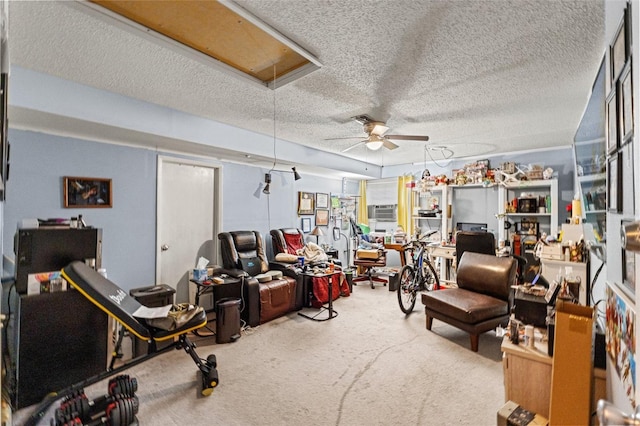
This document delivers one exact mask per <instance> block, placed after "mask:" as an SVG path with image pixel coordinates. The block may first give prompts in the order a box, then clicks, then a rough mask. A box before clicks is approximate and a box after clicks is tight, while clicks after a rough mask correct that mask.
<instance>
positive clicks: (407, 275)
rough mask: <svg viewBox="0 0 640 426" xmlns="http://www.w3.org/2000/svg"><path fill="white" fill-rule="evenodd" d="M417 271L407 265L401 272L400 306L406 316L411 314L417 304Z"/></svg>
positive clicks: (399, 287)
mask: <svg viewBox="0 0 640 426" xmlns="http://www.w3.org/2000/svg"><path fill="white" fill-rule="evenodd" d="M414 279H415V271H414V270H413V267H412V266H411V265H405V266H403V267H402V270H401V271H400V282H399V283H398V304H399V305H400V309H401V310H402V312H404V313H405V314H410V313H411V311H413V307H414V306H415V304H416V285H415V283H414Z"/></svg>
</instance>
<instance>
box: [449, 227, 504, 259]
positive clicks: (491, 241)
mask: <svg viewBox="0 0 640 426" xmlns="http://www.w3.org/2000/svg"><path fill="white" fill-rule="evenodd" d="M465 251H471V252H474V253H482V254H490V255H492V256H495V255H496V238H495V237H494V236H493V234H492V233H491V232H483V231H459V232H458V233H457V234H456V265H459V264H460V258H461V257H462V253H464V252H465Z"/></svg>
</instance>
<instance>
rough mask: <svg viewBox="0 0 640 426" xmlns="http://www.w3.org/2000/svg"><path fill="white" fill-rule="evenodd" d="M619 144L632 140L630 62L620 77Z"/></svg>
mask: <svg viewBox="0 0 640 426" xmlns="http://www.w3.org/2000/svg"><path fill="white" fill-rule="evenodd" d="M619 90H620V109H619V110H620V122H621V125H620V129H621V134H620V144H621V145H622V144H625V143H627V142H629V141H630V140H631V139H632V138H633V86H632V83H631V61H629V62H628V63H627V65H626V66H625V68H624V70H623V71H622V74H621V75H620V89H619Z"/></svg>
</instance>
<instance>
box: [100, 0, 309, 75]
mask: <svg viewBox="0 0 640 426" xmlns="http://www.w3.org/2000/svg"><path fill="white" fill-rule="evenodd" d="M91 2H92V3H95V4H98V5H100V6H102V7H104V8H106V9H109V10H110V11H112V12H114V13H116V14H118V15H121V16H123V17H125V18H127V19H130V20H132V21H134V22H136V23H138V24H140V25H142V26H144V27H147V28H149V29H152V30H153V31H156V32H158V33H160V34H162V35H164V36H166V37H169V38H171V39H173V40H175V41H177V42H179V43H182V44H184V45H186V46H189V47H191V48H192V49H195V50H197V51H199V52H201V53H203V54H205V55H208V56H210V57H212V58H215V59H217V60H219V61H221V62H223V63H225V64H227V65H229V66H231V67H233V68H236V69H238V70H240V71H242V72H244V73H245V74H248V75H251V76H253V77H255V78H257V79H259V80H261V81H262V82H264V83H268V82H270V81H272V80H273V79H274V65H275V71H276V76H275V77H277V78H280V77H282V76H284V75H286V74H288V73H290V72H291V71H294V70H296V69H298V68H300V67H303V66H305V65H307V64H309V62H310V61H309V60H308V59H307V58H305V57H304V56H302V55H300V54H299V53H298V52H296V51H295V50H293V49H292V48H290V47H289V46H287V45H286V44H284V43H282V42H281V41H279V40H278V39H276V38H274V37H272V36H271V35H270V34H269V33H267V32H266V31H264V30H263V29H261V28H259V27H258V26H256V25H254V24H253V23H252V22H250V21H249V20H247V19H246V18H245V17H243V16H241V15H239V14H237V13H236V12H234V11H232V10H231V9H229V8H227V7H226V6H224V5H223V4H221V3H219V2H217V1H191V0H176V1H158V0H142V1H141V0H136V1H111V0H91Z"/></svg>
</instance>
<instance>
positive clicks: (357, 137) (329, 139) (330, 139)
mask: <svg viewBox="0 0 640 426" xmlns="http://www.w3.org/2000/svg"><path fill="white" fill-rule="evenodd" d="M347 139H362V136H351V137H348V138H328V139H323V140H325V141H344V140H347Z"/></svg>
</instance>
